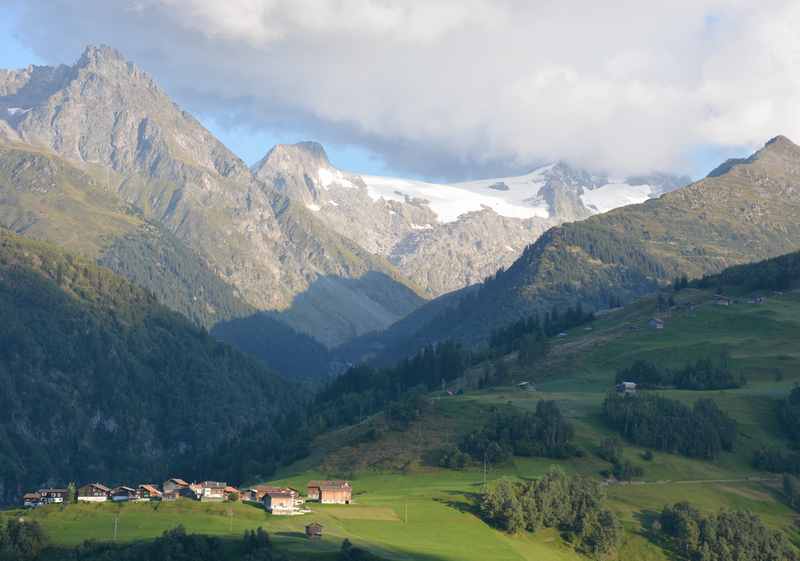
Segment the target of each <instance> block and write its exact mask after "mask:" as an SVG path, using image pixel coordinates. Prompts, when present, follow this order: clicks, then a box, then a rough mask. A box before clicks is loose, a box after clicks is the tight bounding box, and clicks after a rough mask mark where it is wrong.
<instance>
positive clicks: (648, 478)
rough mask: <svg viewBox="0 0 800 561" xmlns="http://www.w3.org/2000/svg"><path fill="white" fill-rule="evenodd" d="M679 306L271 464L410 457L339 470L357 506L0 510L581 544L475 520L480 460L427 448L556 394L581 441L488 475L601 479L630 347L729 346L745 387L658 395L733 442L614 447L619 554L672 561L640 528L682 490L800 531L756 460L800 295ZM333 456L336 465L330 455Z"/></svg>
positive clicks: (475, 553) (320, 553) (57, 524)
mask: <svg viewBox="0 0 800 561" xmlns="http://www.w3.org/2000/svg"><path fill="white" fill-rule="evenodd" d="M678 304H679V306H678V308H677V309H675V310H673V311H672V312H671V314H670V315H669V317H666V318H665V328H664V329H663V330H654V329H650V328H648V327H647V321H648V320H649V319H650V318H651V317H653V316H654V315H655V314H656V311H655V302H654V301H653V300H643V301H641V302H639V303H637V304H636V305H634V306H630V307H628V308H626V309H625V310H623V311H619V312H615V313H612V314H608V315H606V316H604V317H601V318H599V319H598V320H597V321H595V322H594V323H593V324H592V326H591V329H585V328H583V327H581V328H577V329H575V330H574V331H573V332H571V333H568V334H567V336H566V337H562V338H559V339H558V340H557V341H556V342H555V344H554V347H553V349H552V350H551V352H550V353H549V355H548V358H547V360H546V362H545V363H543V364H541V365H538V366H537V367H536V368H535V369H523V368H520V367H518V366H517V365H516V361H515V357H513V356H510V357H507V359H506V360H507V361H508V364H509V367H510V368H511V371H512V373H513V376H514V381H515V382H516V381H520V380H529V381H532V382H535V384H536V386H537V390H538V391H536V392H528V391H519V390H516V389H515V387H514V386H513V385H509V386H508V387H500V388H492V389H487V390H481V391H467V392H466V393H465V394H464V395H461V396H452V397H451V396H446V395H443V394H437V395H435V396H434V398H435V399H433V401H432V402H433V404H434V405H433V412H431V413H429V414H428V415H426V418H424V419H421V420H419V421H418V422H416V423H415V424H414V425H413V426H412V427H411V428H410V429H409V430H408V431H406V433H404V434H399V433H391V432H387V433H386V434H385V435H383V436H382V437H381V438H382V440H381V441H379V442H377V443H372V444H369V445H367V444H360V443H358V442H348V440H347V438H348V436H347V435H348V432H347V431H348V430H349V429H345V430H341V431H337V433H336V434H334V435H330V438H329V439H328V440H329V442H328V444H327V447H326V445H325V444H324V439H322V440H319V441H318V442H319V443H320V446H319V447H318V448H319V449H318V451H317V453H316V454H314V455H312V457H311V458H308V459H306V460H303V461H301V462H298V463H297V464H295V465H292V466H288V467H286V468H283V469H282V470H281V471H280V472H279V473H278V474H277V475H276V477H275V480H274V482H275V483H280V484H288V485H290V486H293V487H295V488H298V489H305V484H306V482H307V481H308V480H309V479H316V478H321V477H335V476H338V475H341V473H338V472H331V471H327V472H326V471H324V470H321V469H320V466H325V465H328V464H326V463H325V458H326V457H327V456H329V455H330V454H337V453H339V452H340V451H341V449H343V448H347V450H348V454H347V455H345V456H344V457H345V458H358V459H359V461H360V463H359V464H358V465H359V466H361V465H363V462H361V460H363V459H364V457H365V456H369V455H370V454H376V453H377V451H378V450H381V449H382V450H386V449H391V450H393V453H396V454H398V455H403V454H405V455H409V456H414V457H416V458H417V461H410V462H408V463H407V464H405V465H406V466H407V467H406V468H405V469H404V470H401V471H398V470H391V471H386V470H384V471H381V470H377V469H361V468H353V470H352V471H350V472H348V473H347V476H348V477H349V478H350V479H351V480H352V483H353V488H354V504H352V505H347V506H334V505H317V504H314V503H309V505H308V506H309V508H310V509H311V510H312V513H311V514H306V515H302V516H293V517H279V516H272V515H270V514H268V513H266V512H265V511H264V510H263V509H262V508H261V507H260V506H258V505H249V504H242V503H220V504H208V503H197V502H192V501H185V500H180V501H177V502H175V503H163V504H158V503H139V504H127V505H121V506H120V505H112V504H99V505H83V504H81V505H66V506H49V507H44V508H40V509H37V510H35V511H21V510H11V511H6V512H4V513H2V516H14V517H20V516H22V517H26V518H29V519H34V520H37V521H39V522H40V523H41V524H42V525H43V527H44V528H45V530H46V532H47V533H48V535H49V537H50V539H51V541H52V542H53V543H54V544H57V545H60V546H72V545H76V544H79V543H81V542H83V541H84V540H87V539H92V540H100V541H102V540H111V539H112V538H113V532H114V525H115V518H116V525H117V538H116V539H117V541H119V542H131V541H135V540H146V539H151V538H153V537H155V536H158V535H160V534H161V533H162V532H164V531H165V530H168V529H171V528H173V527H175V526H176V525H178V524H182V525H183V526H184V527H185V528H186V529H187V531H189V532H196V533H204V534H210V535H216V536H221V537H226V536H230V537H238V536H241V534H242V533H243V532H244V530H245V529H252V528H256V527H258V526H261V527H263V528H264V529H266V530H267V531H268V532H269V533H270V535H271V537H272V539H273V542H274V543H275V547H276V548H277V549H278V550H280V551H283V552H286V553H287V554H288V555H289V558H290V559H335V557H336V552H337V551H338V549H339V547H340V544H341V542H342V540H343V539H344V538H348V539H350V540H351V541H352V542H353V543H354V544H356V545H357V546H360V547H364V548H366V549H368V550H369V551H370V552H371V553H373V554H375V555H377V556H379V557H381V558H383V559H387V560H412V559H413V560H423V561H471V560H475V561H485V560H486V559H492V560H497V561H504V560H509V561H512V560H514V561H518V560H542V561H560V560H565V561H569V560H579V559H583V557H581V556H580V555H578V554H576V553H575V552H574V551H573V550H572V548H571V547H570V546H569V544H567V543H565V542H564V541H563V539H562V537H561V536H559V535H558V533H556V532H554V531H542V532H538V533H536V534H522V535H514V536H509V535H507V534H504V533H502V532H499V531H497V530H495V529H493V528H492V527H490V526H489V525H487V524H486V523H484V522H483V521H482V520H481V519H479V518H478V517H477V516H476V515H475V513H474V504H475V500H476V497H477V496H478V494H479V493H480V492H481V490H482V488H483V478H484V471H483V468H482V466H472V467H471V468H468V469H464V470H446V469H441V468H437V467H434V466H431V465H429V464H427V463H426V462H425V460H424V458H425V454H426V452H427V451H430V449H432V448H435V447H437V446H442V445H445V444H452V443H453V442H454V441H455V439H456V438H457V436H458V435H459V433H460V432H463V431H464V430H466V429H465V428H464V427H472V426H475V424H476V423H479V422H480V420H481V418H483V416H485V415H486V414H488V412H489V410H490V408H491V407H493V406H511V407H516V408H520V409H527V410H532V409H533V408H535V406H536V404H537V402H538V401H540V400H543V399H548V400H556V401H557V402H558V403H559V405H560V406H561V409H562V411H563V412H564V413H565V415H567V416H568V417H569V418H570V419H571V421H572V423H573V424H574V426H575V430H576V436H575V444H576V445H577V446H579V447H580V448H581V449H582V450H583V451H584V455H583V456H582V457H574V458H571V459H569V460H564V461H555V460H551V459H544V458H515V459H514V460H513V461H512V462H510V463H508V464H505V465H491V466H487V470H486V478H487V481H488V483H489V484H491V482H492V481H494V480H497V479H498V478H502V477H513V478H534V477H538V476H540V475H542V474H543V473H544V472H545V471H546V470H547V469H548V468H549V467H550V466H552V465H554V464H558V465H560V466H562V467H563V468H564V469H565V470H567V471H568V472H574V473H582V474H586V475H591V476H595V477H600V472H601V471H603V470H605V469H608V468H609V467H610V466H609V464H608V463H607V462H605V461H604V460H602V459H600V458H599V457H598V456H597V455H596V453H595V451H596V448H597V446H598V444H599V442H600V441H601V440H602V439H603V438H605V437H607V436H610V435H612V434H613V432H612V431H611V430H610V429H609V428H608V427H607V426H606V425H605V424H604V422H603V419H602V416H601V405H602V401H603V399H604V397H605V395H606V393H607V392H608V391H609V389H610V388H612V386H613V382H614V376H615V373H616V371H617V369H619V368H621V367H625V366H628V365H629V364H631V363H632V362H633V361H634V360H636V359H638V358H646V359H648V360H652V361H654V362H658V363H659V364H663V365H667V366H673V367H677V366H682V365H683V364H685V363H686V362H687V361H689V360H695V359H698V358H706V357H711V358H714V357H716V356H719V355H720V354H721V353H723V352H725V353H727V354H728V355H729V356H730V361H731V364H732V366H733V368H734V369H735V370H736V372H737V374H742V375H744V376H745V377H746V379H747V384H746V385H745V386H744V387H742V388H739V389H735V390H724V391H711V392H697V391H679V390H663V393H664V394H665V395H668V396H669V397H671V398H674V399H679V400H683V401H686V402H692V401H694V400H696V399H699V398H700V397H709V398H712V399H714V400H715V401H716V402H717V403H718V404H719V405H720V407H721V408H722V409H723V410H725V411H726V412H727V413H729V414H730V415H731V416H733V417H734V418H735V419H736V420H737V422H738V425H739V430H740V433H739V439H738V442H737V447H736V449H735V451H733V452H731V453H723V454H722V456H721V457H720V458H719V459H718V460H716V461H713V462H711V461H703V460H696V459H690V458H686V457H682V456H678V455H672V454H665V453H659V452H655V455H654V458H653V459H652V460H650V461H647V460H645V459H644V456H643V454H644V452H645V450H644V449H643V448H639V447H637V446H633V445H630V443H625V448H624V457H625V458H626V459H630V460H631V461H633V462H634V463H636V464H637V465H640V466H642V467H643V468H644V475H643V476H642V477H641V478H639V480H634V481H633V482H631V483H628V484H619V483H612V484H609V485H608V486H607V488H606V489H607V495H608V501H609V505H610V507H611V508H612V509H613V510H614V511H615V512H617V513H618V514H619V516H620V518H621V520H622V521H623V524H624V527H625V529H626V536H625V540H624V543H623V545H622V547H621V550H620V556H619V559H620V560H621V561H650V560H653V561H655V560H667V559H670V557H669V556H668V555H667V553H665V551H664V550H662V549H661V548H660V547H658V545H657V544H656V543H655V542H654V541H652V540H651V538H650V537H649V534H648V524H649V521H651V520H652V519H653V517H654V516H656V515H657V513H658V512H659V511H660V510H661V508H662V507H663V506H664V505H665V504H667V503H674V502H677V501H681V500H688V501H691V502H692V503H693V504H694V505H696V506H697V507H698V508H700V509H701V510H704V511H708V512H714V511H717V510H719V509H723V508H727V509H744V510H749V511H752V512H754V513H756V514H758V515H759V516H760V517H761V518H762V519H763V520H764V521H765V523H766V524H768V525H769V526H771V527H773V528H775V529H780V530H781V531H784V532H786V533H787V535H788V536H789V537H790V539H791V540H792V541H793V542H794V543H796V544H797V543H800V534H798V531H797V528H796V527H795V525H794V520H795V514H794V513H793V511H792V510H791V509H790V508H789V507H788V506H786V505H785V504H784V502H783V500H782V498H781V495H780V481H779V478H778V477H777V476H776V475H775V474H769V473H763V472H758V471H757V470H755V469H754V468H753V467H752V465H751V458H752V455H753V452H754V451H755V450H756V449H758V448H759V447H761V446H764V445H778V446H787V445H788V441H787V440H786V439H785V438H784V437H783V436H782V435H781V432H780V430H779V427H778V423H777V418H776V414H775V406H776V404H777V400H778V399H780V398H782V397H783V396H785V395H786V394H787V393H788V391H789V390H790V389H791V388H792V386H793V385H794V384H795V383H797V382H798V381H800V295H798V294H797V293H790V294H784V295H779V296H770V297H769V298H768V300H767V302H766V303H765V304H763V305H750V304H746V303H740V304H735V305H733V306H730V307H723V306H717V305H715V304H713V301H712V298H711V296H710V294H709V293H706V292H701V291H695V290H687V291H684V292H682V293H680V294H679V300H678ZM480 368H481V367H478V368H477V369H476V371H477V370H479V369H480ZM354 430H355V429H354ZM340 456H341V454H340ZM339 461H340V464H338V465H341V457H340V458H339ZM312 521H316V522H319V523H321V524H323V526H324V537H323V539H322V540H319V541H314V542H311V541H309V540H307V539H306V538H305V537H304V535H303V530H304V526H305V525H306V524H308V523H310V522H312Z"/></svg>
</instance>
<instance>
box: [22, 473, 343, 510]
mask: <svg viewBox="0 0 800 561" xmlns="http://www.w3.org/2000/svg"><path fill="white" fill-rule="evenodd" d="M69 493H70V492H69V490H67V489H50V488H48V489H39V490H38V491H36V492H35V493H27V494H25V495H24V497H23V504H24V506H26V507H37V506H41V505H46V504H60V503H64V502H68V501H70V500H72V497H69V496H68V495H69ZM76 495H77V497H76V499H77V501H78V502H87V503H100V502H106V501H111V502H117V503H119V502H141V501H175V500H178V499H190V500H195V501H202V502H222V501H228V500H241V501H246V502H253V503H261V504H263V505H264V508H265V509H266V510H267V511H269V512H271V513H272V514H283V515H291V514H302V513H303V512H306V511H304V510H303V504H304V503H305V501H306V500H309V501H316V502H319V503H322V504H350V502H351V501H352V500H353V487H352V485H351V484H350V482H349V481H342V480H328V481H309V482H308V486H307V493H306V498H303V497H302V496H301V494H300V492H299V491H298V490H296V489H292V488H291V487H275V486H271V485H257V486H256V487H252V488H248V489H237V488H236V487H232V486H230V485H228V484H227V483H225V482H223V481H203V482H201V483H188V482H186V481H184V480H183V479H179V478H171V479H167V480H166V481H165V482H164V483H163V484H162V485H161V487H160V488H159V487H158V486H156V485H155V484H152V483H142V484H141V485H139V486H138V487H126V486H124V485H120V486H118V487H114V488H110V487H106V486H105V485H103V484H102V483H88V484H86V485H83V486H82V487H79V488H78V489H77V493H76Z"/></svg>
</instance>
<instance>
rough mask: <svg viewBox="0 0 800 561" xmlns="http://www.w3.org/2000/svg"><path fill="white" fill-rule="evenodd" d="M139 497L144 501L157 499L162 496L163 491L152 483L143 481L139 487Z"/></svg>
mask: <svg viewBox="0 0 800 561" xmlns="http://www.w3.org/2000/svg"><path fill="white" fill-rule="evenodd" d="M137 491H138V494H139V499H141V500H143V501H155V500H158V499H160V498H161V496H162V493H161V491H159V490H158V489H157V488H156V486H155V485H153V484H152V483H142V484H141V485H139V488H138V489H137Z"/></svg>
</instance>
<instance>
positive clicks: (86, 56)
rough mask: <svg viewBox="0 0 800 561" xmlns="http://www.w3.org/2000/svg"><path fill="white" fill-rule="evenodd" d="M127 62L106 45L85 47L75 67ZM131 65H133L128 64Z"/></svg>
mask: <svg viewBox="0 0 800 561" xmlns="http://www.w3.org/2000/svg"><path fill="white" fill-rule="evenodd" d="M110 62H111V63H113V62H124V63H126V64H128V61H127V60H126V59H125V57H124V56H123V55H122V53H120V52H119V51H118V50H117V49H115V48H113V47H109V46H108V45H87V46H86V48H85V49H84V50H83V53H82V54H81V57H80V58H79V59H78V62H77V64H76V66H81V67H82V66H90V65H102V64H104V63H110ZM130 64H133V63H130Z"/></svg>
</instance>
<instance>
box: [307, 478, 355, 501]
mask: <svg viewBox="0 0 800 561" xmlns="http://www.w3.org/2000/svg"><path fill="white" fill-rule="evenodd" d="M307 494H308V500H310V501H319V502H321V503H323V504H338V505H348V504H350V502H351V501H352V500H353V487H352V486H351V485H350V482H349V481H343V480H326V481H309V482H308V491H307Z"/></svg>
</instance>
